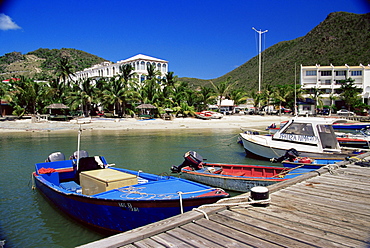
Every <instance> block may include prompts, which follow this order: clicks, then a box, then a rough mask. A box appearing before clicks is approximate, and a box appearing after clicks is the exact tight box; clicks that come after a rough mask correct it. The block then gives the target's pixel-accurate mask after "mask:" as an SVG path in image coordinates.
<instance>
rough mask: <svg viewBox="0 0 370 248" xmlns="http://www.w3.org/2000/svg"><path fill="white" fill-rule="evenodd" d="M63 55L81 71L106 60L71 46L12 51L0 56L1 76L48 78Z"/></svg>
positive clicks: (52, 74)
mask: <svg viewBox="0 0 370 248" xmlns="http://www.w3.org/2000/svg"><path fill="white" fill-rule="evenodd" d="M62 57H68V58H69V61H70V64H71V66H72V67H73V69H74V71H81V70H83V69H84V68H88V67H91V66H92V65H95V64H98V63H101V62H103V61H106V60H105V59H103V58H100V57H97V56H95V55H92V54H89V53H86V52H84V51H80V50H76V49H71V48H62V49H46V48H40V49H37V50H35V51H33V52H29V53H27V54H24V55H23V54H21V53H20V52H11V53H7V54H5V55H4V56H1V57H0V77H1V78H9V77H12V76H27V77H34V78H36V79H47V78H50V77H53V76H54V75H55V69H56V67H57V65H58V63H59V61H60V59H61V58H62Z"/></svg>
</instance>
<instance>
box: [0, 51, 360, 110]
mask: <svg viewBox="0 0 370 248" xmlns="http://www.w3.org/2000/svg"><path fill="white" fill-rule="evenodd" d="M160 74H161V73H160V72H159V71H157V70H156V69H155V67H154V66H153V65H148V67H147V75H146V78H145V80H144V81H142V82H140V81H139V79H138V77H136V76H137V75H136V74H135V73H134V68H133V67H132V66H131V65H129V64H126V65H122V66H120V69H119V74H118V75H115V76H113V77H101V78H97V79H91V78H86V79H82V80H72V78H73V77H72V75H74V74H73V71H72V67H71V66H70V64H69V61H68V58H62V59H61V60H60V63H59V65H58V67H57V69H56V73H55V76H56V77H55V78H54V79H51V80H48V81H37V80H34V79H33V78H28V77H24V76H21V77H18V78H16V77H15V76H14V78H15V79H14V80H10V82H9V83H2V84H1V85H0V97H1V99H4V100H6V101H7V102H9V104H10V105H11V106H12V107H13V109H14V111H13V114H14V115H17V116H23V115H25V114H37V113H39V114H44V113H46V112H47V109H46V108H45V107H46V106H48V105H50V104H52V103H63V104H65V105H67V106H68V107H69V108H70V111H71V112H72V113H77V112H80V113H81V114H82V115H84V116H92V115H96V111H97V109H98V107H100V108H103V110H104V112H111V113H112V114H113V115H114V116H125V115H131V116H133V115H135V114H138V113H139V111H140V110H138V109H136V107H137V106H138V105H139V104H142V103H147V104H152V105H154V106H156V107H157V114H161V113H164V109H167V108H170V109H171V110H173V111H174V114H175V115H176V116H178V115H180V114H181V115H182V116H192V115H194V113H195V112H197V111H202V110H206V109H207V106H208V105H210V104H216V105H218V106H219V109H220V105H221V99H225V98H226V99H230V100H233V101H234V105H240V104H245V103H246V101H247V99H249V98H250V99H253V102H254V106H255V107H257V106H260V107H261V106H266V105H274V106H285V107H286V108H290V109H294V104H295V102H296V99H297V98H298V99H299V98H302V94H303V93H305V92H304V91H303V90H302V89H301V88H300V85H296V86H295V85H289V84H287V85H272V84H270V85H266V86H265V87H264V88H263V90H262V91H261V92H258V91H246V90H245V89H244V88H243V87H242V86H239V85H238V82H237V81H235V80H232V78H228V79H226V80H225V81H222V82H220V83H217V84H215V83H213V82H212V81H210V85H211V87H207V86H200V87H199V88H196V89H194V88H193V87H191V85H189V84H188V83H186V82H181V81H179V80H178V78H177V76H175V75H174V72H168V73H167V74H166V75H165V77H164V78H160ZM343 87H344V88H343V99H345V98H348V99H350V100H351V102H349V104H350V105H351V106H354V105H356V104H357V105H359V103H360V102H361V101H360V102H359V101H358V100H359V99H358V97H357V98H356V97H355V99H354V98H353V97H351V98H350V97H349V96H348V92H352V93H353V92H354V91H353V89H354V88H355V86H354V84H353V82H351V81H349V83H346V84H343ZM346 87H347V88H346ZM351 90H352V91H351ZM354 90H355V92H356V90H357V89H354ZM346 92H347V93H346ZM319 96H320V91H318V92H316V95H315V97H316V99H319ZM296 97H297V98H296ZM0 112H1V111H0Z"/></svg>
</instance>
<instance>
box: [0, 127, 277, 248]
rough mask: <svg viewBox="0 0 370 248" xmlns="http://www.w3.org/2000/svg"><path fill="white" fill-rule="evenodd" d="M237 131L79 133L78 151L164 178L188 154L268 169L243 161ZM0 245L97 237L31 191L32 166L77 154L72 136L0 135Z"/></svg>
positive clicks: (60, 243) (69, 243) (67, 243)
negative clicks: (2, 242)
mask: <svg viewBox="0 0 370 248" xmlns="http://www.w3.org/2000/svg"><path fill="white" fill-rule="evenodd" d="M239 132H240V129H225V130H223V129H203V130H200V129H197V130H192V129H186V128H184V129H179V130H158V131H153V130H136V131H133V130H130V131H97V130H85V131H83V132H82V135H81V150H86V151H88V153H89V155H90V156H94V155H101V156H104V157H105V158H106V160H107V161H108V163H114V164H115V166H116V167H121V168H127V169H132V170H142V171H144V172H148V173H154V174H161V173H168V174H170V167H171V166H172V165H179V164H181V163H182V162H183V155H184V153H185V152H187V151H189V150H194V151H197V152H198V153H199V154H200V155H201V156H202V157H203V158H204V159H206V160H207V161H209V162H218V163H238V164H261V165H271V164H270V163H269V162H268V161H259V160H254V159H250V158H247V157H246V156H245V153H244V149H243V147H242V146H241V145H240V144H237V142H236V141H237V136H238V134H239ZM0 146H1V150H0V158H1V165H0V168H1V173H0V175H1V178H0V192H1V198H0V201H1V203H0V213H1V217H0V240H4V239H5V240H6V243H5V248H9V247H27V248H32V247H38V248H40V247H48V248H52V247H75V246H78V245H82V244H86V243H89V242H92V241H95V240H98V239H101V238H104V237H106V236H104V235H103V234H100V233H98V232H96V231H93V230H91V229H89V228H87V227H86V226H83V225H81V224H80V223H78V222H76V221H74V220H72V219H70V218H69V217H68V216H66V215H64V214H63V213H61V212H60V211H58V210H57V209H56V208H55V207H54V206H52V205H51V204H50V203H49V202H48V201H46V199H45V198H44V197H43V196H42V195H41V194H40V193H39V192H38V191H37V190H32V180H31V173H32V172H33V171H34V164H35V163H39V162H43V161H45V159H46V158H47V156H48V155H49V154H50V153H52V152H56V151H60V152H63V153H64V154H65V156H66V158H68V157H69V156H70V155H72V153H73V152H74V151H76V150H77V131H51V132H48V131H42V132H20V133H13V132H10V133H1V135H0Z"/></svg>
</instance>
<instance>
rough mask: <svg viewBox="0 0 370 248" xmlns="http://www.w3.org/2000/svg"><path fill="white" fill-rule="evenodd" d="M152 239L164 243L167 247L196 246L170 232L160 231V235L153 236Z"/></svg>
mask: <svg viewBox="0 0 370 248" xmlns="http://www.w3.org/2000/svg"><path fill="white" fill-rule="evenodd" d="M151 239H153V240H155V241H156V242H158V243H160V244H162V245H164V246H165V247H194V246H192V245H190V244H188V243H186V242H184V241H182V240H179V239H178V238H177V237H174V236H172V235H170V234H168V233H160V234H158V235H155V236H153V237H151Z"/></svg>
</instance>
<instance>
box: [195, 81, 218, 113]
mask: <svg viewBox="0 0 370 248" xmlns="http://www.w3.org/2000/svg"><path fill="white" fill-rule="evenodd" d="M196 94H197V102H198V110H199V111H201V110H204V109H205V108H206V106H207V105H208V104H211V103H212V102H213V103H214V102H215V99H216V97H215V91H214V90H213V89H212V88H209V87H206V86H200V91H198V92H196Z"/></svg>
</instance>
